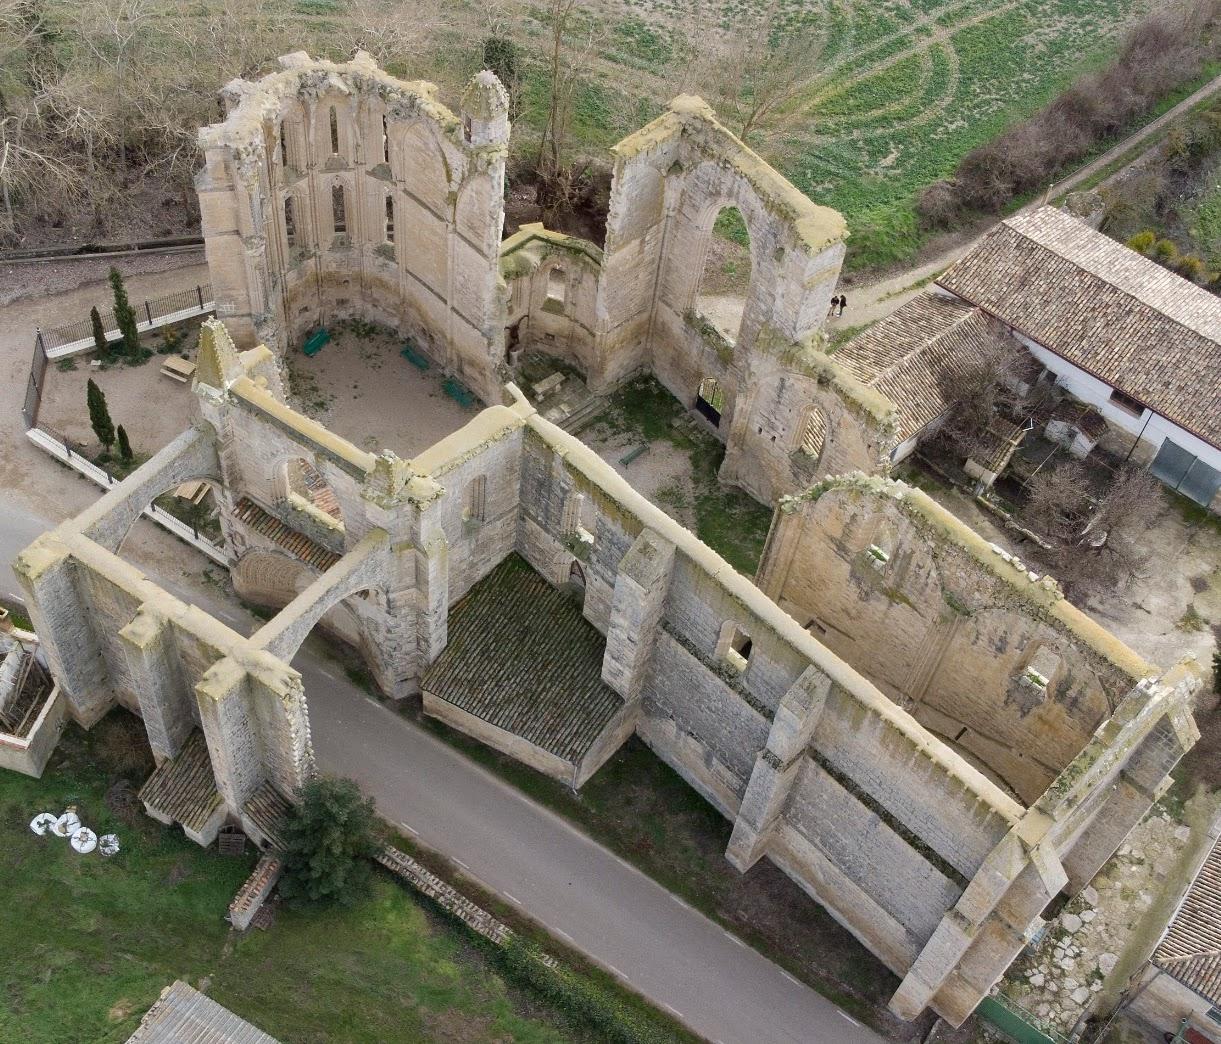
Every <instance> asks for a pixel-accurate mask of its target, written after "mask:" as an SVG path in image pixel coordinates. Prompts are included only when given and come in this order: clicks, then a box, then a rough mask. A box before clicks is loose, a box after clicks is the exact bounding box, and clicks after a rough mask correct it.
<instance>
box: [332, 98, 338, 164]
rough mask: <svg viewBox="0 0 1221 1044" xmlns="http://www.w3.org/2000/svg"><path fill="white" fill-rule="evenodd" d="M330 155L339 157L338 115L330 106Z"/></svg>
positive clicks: (333, 107)
mask: <svg viewBox="0 0 1221 1044" xmlns="http://www.w3.org/2000/svg"><path fill="white" fill-rule="evenodd" d="M331 155H332V156H338V155H339V113H337V112H336V111H335V106H334V105H332V106H331Z"/></svg>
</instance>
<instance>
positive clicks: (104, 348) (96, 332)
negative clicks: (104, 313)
mask: <svg viewBox="0 0 1221 1044" xmlns="http://www.w3.org/2000/svg"><path fill="white" fill-rule="evenodd" d="M89 325H90V326H91V327H92V328H93V347H94V348H95V349H96V350H97V353H98V356H99V357H105V356H106V355H108V354H109V353H110V342H109V341H107V340H106V328H105V327H104V326H103V325H102V317H101V315H100V314H99V313H98V310H97V306H96V305H94V307H92V308H90V309H89Z"/></svg>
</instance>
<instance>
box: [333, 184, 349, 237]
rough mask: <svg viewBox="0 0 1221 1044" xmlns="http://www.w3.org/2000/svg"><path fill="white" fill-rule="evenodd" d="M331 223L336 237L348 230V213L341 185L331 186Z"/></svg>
mask: <svg viewBox="0 0 1221 1044" xmlns="http://www.w3.org/2000/svg"><path fill="white" fill-rule="evenodd" d="M331 221H332V224H333V225H334V228H335V234H336V235H340V234H342V233H344V232H346V231H347V230H348V213H347V206H346V203H345V201H344V196H343V186H342V185H332V186H331Z"/></svg>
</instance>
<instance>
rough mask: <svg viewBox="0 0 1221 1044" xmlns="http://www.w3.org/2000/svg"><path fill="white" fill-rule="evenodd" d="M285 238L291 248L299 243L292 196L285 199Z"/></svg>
mask: <svg viewBox="0 0 1221 1044" xmlns="http://www.w3.org/2000/svg"><path fill="white" fill-rule="evenodd" d="M284 238H285V240H286V241H287V242H288V245H289V247H290V248H291V247H295V246H296V245H297V218H296V214H295V213H294V212H293V200H292V197H291V196H289V197H288V199H286V200H285V201H284Z"/></svg>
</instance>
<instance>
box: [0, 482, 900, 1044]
mask: <svg viewBox="0 0 1221 1044" xmlns="http://www.w3.org/2000/svg"><path fill="white" fill-rule="evenodd" d="M138 524H139V525H142V526H149V525H151V523H148V522H141V523H138ZM46 528H49V523H45V522H43V520H42V519H40V518H38V517H37V516H35V515H32V514H30V513H29V512H28V511H25V510H23V509H21V508H19V507H17V506H16V505H14V504H12V503H11V501H9V499H8V498H6V497H4V496H3V495H0V559H3V560H4V561H6V562H8V561H11V560H12V558H13V557H14V556H15V555H16V554H17V552H18V551H19V550H20V549H21V548H22V547H24V546H25V545H26V544H27V543H28V542H29V541H30V540H32V539H33V538H34V537H35V536H37V535H38V534H39V533H40V532H42V531H44V530H45V529H46ZM4 579H5V581H8V580H9V577H8V575H6V576H5V577H4ZM158 582H159V583H162V584H163V586H165V587H166V588H167V589H168V590H170V591H173V592H174V593H175V594H177V595H178V596H179V597H184V598H188V599H190V600H191V601H193V602H195V603H196V604H198V605H200V606H201V607H202V608H204V609H206V610H208V611H209V612H212V613H214V614H215V615H217V616H219V617H220V618H221V619H223V620H225V622H226V623H228V624H230V626H233V627H235V628H236V629H238V630H241V631H243V632H244V633H245V632H248V630H249V627H250V618H249V617H247V616H246V614H245V613H244V611H243V610H241V608H240V607H238V606H236V605H234V604H231V603H229V602H227V601H225V600H223V599H218V598H216V597H215V596H214V595H211V594H208V593H206V592H197V591H194V590H185V589H183V587H182V585H181V584H179V583H175V582H173V581H167V580H161V579H159V578H158ZM5 588H7V589H8V590H17V589H18V588H17V587H16V585H15V584H14V583H6V584H3V585H0V589H5ZM294 666H295V667H297V669H298V670H300V671H301V673H302V675H303V677H304V679H305V688H306V693H307V695H308V698H309V706H310V723H311V728H312V730H313V737H314V746H315V750H316V752H317V756H318V762H319V764H320V766H321V768H322V769H323V770H324V771H326V772H331V773H335V774H341V775H345V776H351V777H353V778H355V779H356V780H357V781H358V782H359V783H360V785H361V787H362V788H363V789H364V790H365V791H366V792H367V793H368V794H369V795H370V796H371V797H373V798H374V800H375V801H376V802H377V805H378V808H379V810H380V811H381V813H382V814H383V815H384V816H385V817H387V818H388V819H390V820H392V821H394V822H395V823H398V824H400V825H401V826H403V827H405V828H406V829H407V830H408V831H409V832H411V833H413V834H415V835H417V836H418V837H419V838H420V840H421V841H422V842H423V843H424V844H426V845H428V846H429V847H430V848H433V849H435V850H436V851H438V852H441V853H443V854H444V855H446V856H448V857H449V858H450V859H452V860H453V861H454V862H456V863H457V864H458V865H459V866H461V867H462V868H463V869H464V870H466V871H467V872H468V873H469V874H470V875H471V876H472V877H474V878H476V879H477V880H479V881H480V882H481V883H482V884H484V885H485V886H486V887H487V888H488V889H490V890H491V891H494V892H496V893H498V894H500V895H501V896H503V897H504V898H505V899H506V900H507V901H508V902H510V903H513V904H515V905H517V906H519V907H520V908H521V909H522V911H523V912H525V913H526V914H528V915H529V916H530V917H532V918H534V919H535V920H536V921H538V922H540V923H541V924H543V925H545V926H546V927H547V928H548V929H549V930H550V931H552V932H553V933H554V934H555V935H557V936H558V937H559V938H561V939H563V940H565V941H566V942H568V943H570V944H571V945H572V946H574V947H575V948H576V949H578V950H581V951H582V952H584V953H585V954H587V955H588V956H589V957H590V958H592V959H593V960H595V961H596V962H597V963H599V964H601V965H602V966H604V967H606V968H607V969H609V970H610V971H612V972H615V973H617V974H618V975H620V976H621V977H622V978H623V979H625V980H626V981H627V982H628V983H629V984H630V985H631V986H633V987H634V988H635V989H636V990H637V991H639V992H640V993H642V994H644V995H645V996H646V997H648V998H650V999H651V1000H652V1001H653V1002H654V1003H656V1004H657V1005H659V1006H660V1007H663V1008H666V1009H668V1010H669V1011H671V1012H673V1013H675V1014H676V1015H678V1016H679V1017H680V1018H681V1019H682V1020H683V1021H684V1022H686V1023H687V1024H688V1025H689V1026H690V1027H691V1028H692V1029H694V1030H695V1031H696V1032H698V1033H700V1034H701V1035H703V1036H705V1037H707V1038H709V1039H710V1040H714V1041H721V1042H723V1044H880V1042H881V1041H883V1039H884V1038H882V1037H880V1036H879V1035H878V1034H876V1033H874V1032H873V1031H871V1030H869V1029H867V1028H865V1027H863V1026H860V1025H859V1024H858V1023H856V1022H854V1021H853V1020H852V1019H850V1018H849V1017H848V1016H847V1015H846V1014H844V1013H843V1012H842V1011H840V1010H839V1009H838V1008H837V1007H836V1006H835V1005H834V1004H832V1003H831V1002H830V1001H828V1000H827V999H825V998H824V997H822V996H820V995H819V994H817V993H815V992H814V991H813V990H811V989H809V988H808V987H806V986H804V985H802V984H801V983H799V982H798V981H797V980H796V979H794V978H792V977H791V976H790V975H788V973H787V972H784V971H782V970H781V969H780V968H778V967H777V966H776V965H775V964H772V963H771V962H770V961H768V960H766V959H765V958H764V957H762V956H760V955H759V954H758V953H757V952H756V951H755V950H753V949H751V948H749V947H748V946H746V944H745V943H743V942H741V941H740V940H738V939H737V938H735V937H734V936H732V935H730V934H729V933H728V932H726V931H724V930H723V929H722V928H720V927H718V926H717V925H715V924H713V922H712V921H710V920H708V919H707V918H706V917H704V916H703V915H702V914H700V913H698V912H697V911H695V910H693V909H692V908H691V907H689V906H687V905H686V904H685V903H683V902H681V901H680V900H678V899H677V898H676V897H674V896H673V895H671V894H670V893H669V892H667V891H666V890H665V889H664V888H662V887H661V886H660V885H658V884H656V883H655V882H654V881H652V880H651V879H650V878H648V877H646V876H645V875H644V874H642V873H640V872H639V871H638V870H636V869H634V868H633V867H631V866H629V865H628V864H627V863H625V862H624V861H623V860H621V859H620V858H619V857H618V856H616V855H614V854H613V853H612V852H610V851H608V850H607V849H605V848H603V847H602V846H601V845H598V844H596V843H595V842H594V841H592V840H590V839H589V838H588V837H586V836H585V835H583V834H582V833H580V832H579V831H578V830H576V829H575V828H574V827H572V826H571V825H570V824H568V823H567V822H566V821H564V820H562V819H560V818H559V817H558V816H555V815H553V814H552V813H551V812H549V811H547V810H546V809H544V808H542V807H540V806H539V805H537V804H535V803H534V802H533V801H531V800H530V799H528V798H526V797H525V796H523V795H522V794H521V793H519V792H518V791H517V790H515V789H514V788H512V787H510V786H508V785H507V784H505V783H503V782H502V781H501V780H499V779H497V778H496V777H494V776H492V775H491V774H489V773H487V772H485V771H484V770H483V769H482V768H480V767H479V766H478V765H476V764H474V763H473V762H471V761H470V760H469V759H467V758H466V757H464V756H463V755H462V754H460V753H458V752H457V751H455V750H453V749H452V748H451V747H449V746H447V745H446V744H444V743H443V742H441V741H440V740H438V739H437V738H436V737H434V736H432V735H431V734H429V733H426V732H424V731H422V730H421V729H419V728H417V727H416V726H415V725H413V724H412V723H411V722H409V721H406V720H404V719H403V718H401V717H399V716H398V715H397V714H395V713H394V712H393V711H391V710H389V709H388V708H386V707H385V706H383V705H382V704H380V703H377V702H376V701H374V700H372V699H370V698H369V697H368V696H366V695H365V694H364V693H363V692H361V691H360V690H359V689H357V688H356V687H355V686H353V685H352V684H351V683H349V682H348V681H347V680H346V678H344V677H343V676H342V675H341V674H340V673H339V671H338V670H337V669H336V667H335V665H334V664H333V662H331V661H330V660H328V659H327V658H326V657H325V656H323V655H321V654H320V653H319V652H318V651H316V650H315V649H314V648H313V647H312V645H311V643H310V642H307V643H306V644H305V646H304V647H303V648H302V651H301V652H300V653H299V654H298V656H297V658H296V660H294Z"/></svg>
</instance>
